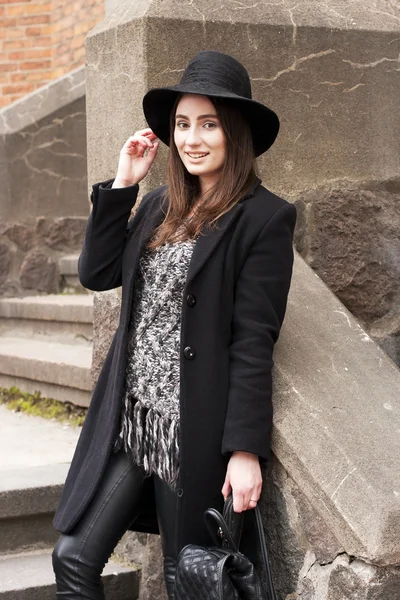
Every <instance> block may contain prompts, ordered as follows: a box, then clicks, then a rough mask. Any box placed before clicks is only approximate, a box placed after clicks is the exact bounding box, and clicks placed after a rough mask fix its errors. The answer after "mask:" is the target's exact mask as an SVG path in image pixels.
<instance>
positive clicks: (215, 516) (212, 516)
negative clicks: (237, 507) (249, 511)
mask: <svg viewBox="0 0 400 600" xmlns="http://www.w3.org/2000/svg"><path fill="white" fill-rule="evenodd" d="M204 522H205V524H206V526H207V529H208V531H209V533H210V535H211V537H212V539H213V541H214V543H215V544H216V545H217V546H220V545H221V543H222V540H223V539H224V538H225V540H226V541H227V542H228V545H229V546H230V548H231V549H232V550H233V551H234V552H238V550H239V548H238V546H237V544H236V543H235V541H234V539H233V537H232V535H231V532H230V531H229V528H228V526H227V524H226V521H225V519H224V518H223V516H222V515H221V513H220V512H218V510H217V509H216V508H208V509H207V510H206V511H205V513H204ZM215 523H216V524H217V526H218V528H217V529H215ZM218 535H219V536H220V539H218Z"/></svg>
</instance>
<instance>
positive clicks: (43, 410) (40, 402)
mask: <svg viewBox="0 0 400 600" xmlns="http://www.w3.org/2000/svg"><path fill="white" fill-rule="evenodd" d="M0 404H4V405H5V406H7V408H9V409H10V410H12V411H14V412H24V413H27V414H29V415H35V416H37V417H43V418H44V419H55V420H56V421H60V422H61V423H65V422H68V423H69V424H70V425H77V426H79V425H82V424H83V421H84V420H85V416H86V413H87V408H83V407H80V406H75V404H71V403H70V402H60V401H59V400H54V399H53V398H42V395H41V393H40V392H35V393H34V394H28V393H27V392H22V391H21V390H20V389H18V388H17V387H12V388H8V389H7V388H1V387H0Z"/></svg>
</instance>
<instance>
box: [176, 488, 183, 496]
mask: <svg viewBox="0 0 400 600" xmlns="http://www.w3.org/2000/svg"><path fill="white" fill-rule="evenodd" d="M176 493H177V495H178V496H179V498H182V496H183V489H182V488H179V490H177V491H176Z"/></svg>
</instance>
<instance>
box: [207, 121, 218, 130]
mask: <svg viewBox="0 0 400 600" xmlns="http://www.w3.org/2000/svg"><path fill="white" fill-rule="evenodd" d="M206 125H211V127H206ZM204 127H206V129H214V127H217V124H216V123H213V121H207V123H204Z"/></svg>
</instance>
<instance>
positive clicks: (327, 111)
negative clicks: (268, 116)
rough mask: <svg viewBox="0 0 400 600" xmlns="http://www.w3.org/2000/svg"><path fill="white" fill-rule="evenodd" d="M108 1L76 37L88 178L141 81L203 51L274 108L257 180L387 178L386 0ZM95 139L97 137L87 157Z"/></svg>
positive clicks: (392, 62)
mask: <svg viewBox="0 0 400 600" xmlns="http://www.w3.org/2000/svg"><path fill="white" fill-rule="evenodd" d="M116 4H117V3H115V5H114V6H115V7H114V10H112V11H111V12H109V14H108V16H107V18H106V19H105V20H104V21H103V22H102V23H99V24H98V25H97V26H96V27H95V28H94V29H93V30H92V31H91V32H90V33H89V35H88V37H87V85H88V98H87V99H88V104H87V106H88V107H89V111H88V113H89V114H88V132H89V137H90V139H89V173H90V178H91V179H92V180H93V181H98V180H99V179H102V178H104V177H106V176H107V177H108V176H112V174H113V173H114V172H115V168H116V164H117V162H116V157H117V156H118V152H119V149H120V147H121V145H122V143H123V141H124V140H125V139H126V138H127V137H128V135H130V134H132V132H133V131H134V130H136V129H139V128H141V127H143V126H145V122H144V119H143V114H142V110H141V98H142V96H143V94H144V93H145V92H146V91H147V89H148V88H150V87H156V86H163V85H171V84H175V83H176V82H177V81H178V80H179V78H180V75H181V74H182V72H183V69H184V67H185V66H186V64H187V62H188V60H189V59H190V58H191V57H192V56H194V55H195V54H196V53H197V52H198V51H199V50H200V49H205V48H210V49H223V50H224V51H226V52H229V53H231V54H232V55H233V56H236V57H237V58H238V59H239V60H241V61H242V62H243V64H244V65H245V66H246V67H247V68H248V71H249V74H250V77H251V81H252V88H253V97H254V98H256V99H258V100H260V101H262V102H265V103H266V104H267V105H269V106H271V107H272V108H274V110H276V112H277V113H278V115H279V116H280V119H281V129H280V133H279V136H278V139H277V142H276V144H274V146H273V148H272V149H271V150H270V151H269V152H268V153H266V154H265V155H264V156H262V157H261V158H260V160H259V165H260V168H261V172H262V173H264V174H265V177H264V183H265V184H266V185H267V186H268V187H270V188H272V189H273V190H274V191H276V192H277V193H281V194H282V195H284V196H288V195H290V196H292V195H293V196H295V195H296V193H297V192H302V191H303V190H307V189H312V188H314V187H316V186H317V185H319V184H322V183H325V182H326V181H334V180H335V179H344V178H349V179H351V180H352V181H364V180H368V179H370V180H373V179H380V180H383V179H385V178H388V177H393V176H395V175H398V161H397V156H398V152H399V147H398V135H397V134H396V132H397V131H398V130H399V128H400V115H399V112H398V110H397V98H398V89H399V85H400V69H399V64H400V35H399V29H400V6H399V4H398V2H393V1H392V0H380V1H378V2H371V1H368V2H361V1H360V0H356V1H355V2H352V3H350V4H349V3H348V2H346V1H345V0H335V2H332V1H329V2H328V1H324V2H317V1H310V0H308V1H307V0H306V1H305V2H301V3H298V2H292V3H291V2H288V1H287V0H275V1H272V2H257V1H251V0H240V1H239V0H237V1H235V0H234V1H229V2H227V1H226V0H225V1H224V0H221V1H220V2H217V3H215V2H214V1H213V0H184V1H182V2H181V1H180V0H179V1H178V0H162V1H161V0H153V1H152V2H150V1H149V0H147V1H146V0H141V1H140V2H135V3H131V2H129V0H125V1H124V2H119V3H118V4H117V5H116ZM183 38H184V39H185V45H184V48H183V47H182V39H183ZM132 39H135V40H136V45H135V48H134V49H133V48H132V43H131V40H132ZM153 40H157V44H155V43H153ZM143 49H145V50H143ZM132 90H134V93H132ZM382 90H385V102H382V101H381V94H382ZM105 99H106V100H105ZM92 106H93V109H92ZM378 114H379V118H377V115H378ZM99 118H100V119H101V121H102V124H103V126H102V128H101V131H100V130H99V128H98V127H97V123H98V119H99ZM121 124H123V125H121ZM104 139H106V140H108V142H109V143H108V145H107V147H105V148H104V156H103V155H102V154H101V153H100V157H99V153H98V148H100V147H101V148H103V147H104ZM92 147H93V151H95V149H96V151H97V152H96V153H94V154H93V159H92V158H91V156H90V153H91V150H90V149H91V148H92ZM378 149H379V150H378ZM159 159H160V160H158V161H157V163H158V164H157V165H155V167H154V169H153V170H152V174H151V175H150V176H149V177H148V178H146V182H145V183H144V185H145V186H147V185H148V182H147V179H148V180H149V183H150V180H151V183H152V184H158V183H162V180H163V164H164V160H165V153H163V152H160V157H159Z"/></svg>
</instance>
